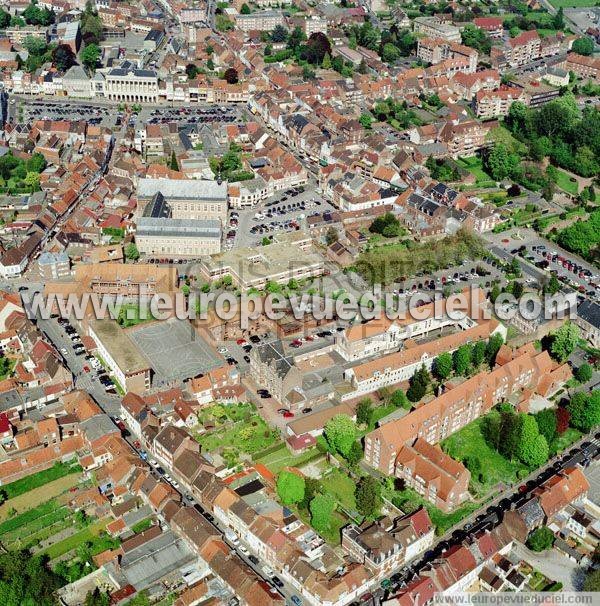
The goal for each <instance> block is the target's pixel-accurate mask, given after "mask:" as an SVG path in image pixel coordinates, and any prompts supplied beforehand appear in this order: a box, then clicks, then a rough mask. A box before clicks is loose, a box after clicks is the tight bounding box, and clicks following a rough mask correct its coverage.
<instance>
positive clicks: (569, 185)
mask: <svg viewBox="0 0 600 606" xmlns="http://www.w3.org/2000/svg"><path fill="white" fill-rule="evenodd" d="M557 172H558V178H557V180H556V185H558V187H560V189H562V190H563V191H566V192H567V193H568V194H573V195H574V196H575V195H577V192H578V186H577V181H571V178H570V177H569V175H568V174H567V173H566V172H565V171H563V170H560V169H557Z"/></svg>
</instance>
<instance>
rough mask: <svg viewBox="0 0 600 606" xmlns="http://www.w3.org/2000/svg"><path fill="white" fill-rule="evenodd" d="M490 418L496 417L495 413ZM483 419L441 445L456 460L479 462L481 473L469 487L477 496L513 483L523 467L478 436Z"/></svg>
mask: <svg viewBox="0 0 600 606" xmlns="http://www.w3.org/2000/svg"><path fill="white" fill-rule="evenodd" d="M489 414H490V415H495V414H498V413H496V412H491V413H489ZM482 424H483V417H481V418H479V419H477V420H475V421H473V422H472V423H469V424H468V425H467V426H466V427H463V428H462V429H461V430H459V431H457V432H456V433H454V434H452V435H451V436H450V437H449V438H446V439H445V440H444V441H443V442H442V444H441V446H442V449H443V450H444V452H446V453H447V454H449V455H450V456H451V457H452V458H453V459H456V460H457V461H465V459H471V458H472V459H479V461H480V463H481V474H480V477H479V478H471V484H472V488H474V489H475V492H476V493H477V494H486V493H487V492H489V491H490V490H492V489H493V488H494V487H495V486H496V485H498V484H500V483H505V484H508V483H513V482H515V481H516V480H517V479H518V474H519V471H521V470H522V471H523V472H524V473H525V472H526V471H527V469H526V467H525V466H524V465H522V464H521V463H519V462H517V461H515V462H513V461H509V460H508V459H505V458H504V457H503V456H502V455H501V454H500V453H499V452H497V451H496V450H494V449H493V448H492V447H491V446H489V445H488V444H487V442H486V441H485V438H484V437H483V434H482Z"/></svg>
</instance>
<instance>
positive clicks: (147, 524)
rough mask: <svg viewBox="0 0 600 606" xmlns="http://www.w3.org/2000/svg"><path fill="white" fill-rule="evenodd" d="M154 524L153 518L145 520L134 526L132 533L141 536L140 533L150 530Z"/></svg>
mask: <svg viewBox="0 0 600 606" xmlns="http://www.w3.org/2000/svg"><path fill="white" fill-rule="evenodd" d="M152 524H154V520H153V519H152V518H144V519H143V520H140V521H139V522H138V523H137V524H134V525H133V526H132V527H131V532H134V533H135V534H139V533H140V532H144V531H145V530H148V528H150V526H152Z"/></svg>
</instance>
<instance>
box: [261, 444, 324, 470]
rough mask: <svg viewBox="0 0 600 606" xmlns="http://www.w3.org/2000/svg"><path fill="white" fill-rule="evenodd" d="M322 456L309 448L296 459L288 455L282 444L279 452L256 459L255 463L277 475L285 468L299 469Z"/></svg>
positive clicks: (288, 452)
mask: <svg viewBox="0 0 600 606" xmlns="http://www.w3.org/2000/svg"><path fill="white" fill-rule="evenodd" d="M322 456H323V455H322V454H321V453H320V452H319V451H318V450H317V449H316V448H311V449H310V450H307V451H306V452H303V453H302V454H301V455H298V456H297V457H296V456H294V455H292V454H291V453H290V451H289V450H288V449H287V446H286V445H285V444H282V445H281V448H280V449H279V450H276V451H275V452H271V453H269V454H268V455H265V456H264V457H261V458H260V459H257V460H256V462H257V463H262V464H263V465H264V466H265V467H267V469H269V470H270V471H271V472H272V473H274V474H275V475H277V474H278V473H279V472H280V471H281V470H282V469H284V468H286V467H301V466H302V465H305V464H306V463H308V462H309V461H313V460H316V459H317V458H319V457H322Z"/></svg>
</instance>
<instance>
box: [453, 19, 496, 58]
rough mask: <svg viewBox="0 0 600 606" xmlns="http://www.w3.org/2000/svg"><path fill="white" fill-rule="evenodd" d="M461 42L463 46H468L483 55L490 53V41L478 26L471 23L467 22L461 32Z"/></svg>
mask: <svg viewBox="0 0 600 606" xmlns="http://www.w3.org/2000/svg"><path fill="white" fill-rule="evenodd" d="M461 36H462V43H463V44H464V45H465V46H470V47H471V48H474V49H476V50H478V51H479V52H480V53H483V54H485V55H489V54H490V50H491V48H492V41H491V40H490V38H489V37H488V35H487V34H486V33H485V32H484V31H483V30H482V29H480V28H479V27H476V26H475V25H473V24H472V23H467V25H465V27H464V28H463V30H462V32H461Z"/></svg>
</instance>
